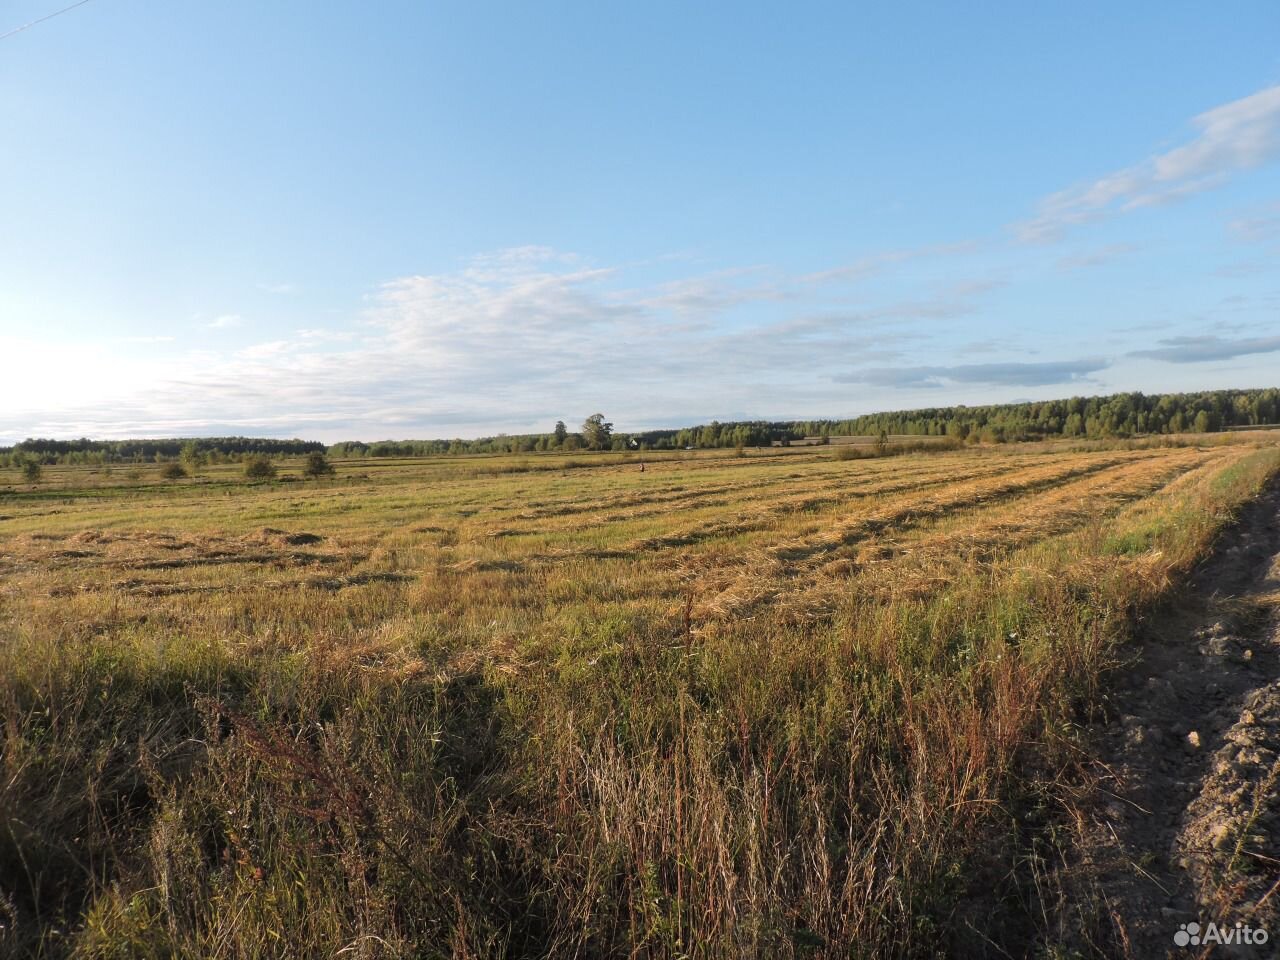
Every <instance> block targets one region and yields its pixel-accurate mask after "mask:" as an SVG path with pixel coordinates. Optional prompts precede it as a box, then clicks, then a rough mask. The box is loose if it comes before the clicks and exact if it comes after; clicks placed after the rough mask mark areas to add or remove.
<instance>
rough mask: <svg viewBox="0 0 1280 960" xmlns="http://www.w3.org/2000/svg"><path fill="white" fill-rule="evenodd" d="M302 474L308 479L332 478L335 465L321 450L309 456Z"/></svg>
mask: <svg viewBox="0 0 1280 960" xmlns="http://www.w3.org/2000/svg"><path fill="white" fill-rule="evenodd" d="M302 472H303V473H305V474H306V475H307V476H308V477H331V476H333V472H334V471H333V464H332V463H330V462H329V458H328V457H326V456H325V455H324V454H323V453H321V452H320V451H319V450H316V451H315V452H313V453H309V454H307V463H306V466H304V467H303V468H302Z"/></svg>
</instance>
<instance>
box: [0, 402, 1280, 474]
mask: <svg viewBox="0 0 1280 960" xmlns="http://www.w3.org/2000/svg"><path fill="white" fill-rule="evenodd" d="M1276 423H1280V389H1277V388H1275V387H1268V388H1265V389H1259V390H1205V391H1200V392H1197V393H1163V394H1144V393H1138V392H1132V393H1116V394H1111V395H1110V396H1101V397H1071V398H1069V399H1065V400H1039V401H1029V402H1026V403H1002V404H989V405H985V406H977V407H968V406H952V407H925V408H921V409H918V410H898V411H890V412H886V413H872V414H867V415H865V416H859V417H851V418H847V419H822V420H784V421H766V420H751V421H729V422H724V423H721V422H719V421H715V420H713V421H712V422H711V423H706V424H699V425H697V426H693V427H683V428H680V429H664V430H643V431H636V432H632V433H623V432H619V431H615V430H614V429H613V424H612V423H610V422H609V421H607V420H605V418H604V415H603V414H599V413H596V414H592V415H591V416H590V417H588V418H587V419H586V420H585V421H584V422H583V423H582V425H581V427H580V428H579V429H578V430H574V431H571V430H569V429H568V427H566V425H565V423H564V421H558V422H557V423H556V424H555V427H554V429H552V430H551V431H550V432H548V433H527V434H498V435H496V436H492V437H481V438H479V439H471V440H465V439H461V438H455V439H451V440H444V439H441V440H377V441H373V442H368V443H367V442H364V441H360V440H351V441H346V442H342V443H335V444H332V445H330V446H328V447H327V448H326V446H325V445H324V444H323V443H319V442H316V441H309V440H277V439H272V438H263V437H206V438H180V439H166V440H89V439H87V438H82V439H80V440H45V439H33V440H24V441H23V442H22V443H19V444H16V445H14V446H12V447H7V448H6V447H0V465H3V466H21V465H22V464H24V463H26V462H28V461H30V460H35V461H36V462H39V463H117V462H126V463H128V462H132V463H138V462H143V461H149V460H155V461H167V460H192V459H193V458H197V459H199V460H201V461H203V462H218V461H219V460H243V459H244V458H246V457H250V456H302V455H304V454H310V453H315V452H320V453H325V452H327V453H328V455H329V456H331V457H336V458H341V459H350V458H362V457H425V456H439V455H442V454H443V455H448V454H452V455H462V454H497V453H541V452H549V451H562V452H574V451H579V450H683V449H686V448H703V449H706V448H725V447H762V446H769V445H771V444H773V443H775V442H776V443H789V442H791V441H793V440H799V439H802V438H804V437H837V436H880V435H882V434H896V435H907V436H921V437H950V438H952V439H955V440H961V441H966V442H970V443H977V442H983V443H1005V442H1010V441H1017V440H1043V439H1049V438H1054V437H1079V438H1087V439H1100V438H1109V437H1132V436H1138V435H1141V434H1163V433H1212V432H1215V431H1218V430H1223V429H1226V428H1229V427H1249V426H1260V425H1267V424H1276Z"/></svg>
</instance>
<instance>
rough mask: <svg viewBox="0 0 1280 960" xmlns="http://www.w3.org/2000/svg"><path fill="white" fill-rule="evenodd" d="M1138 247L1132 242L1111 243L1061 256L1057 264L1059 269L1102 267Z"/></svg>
mask: <svg viewBox="0 0 1280 960" xmlns="http://www.w3.org/2000/svg"><path fill="white" fill-rule="evenodd" d="M1137 249H1138V248H1137V247H1136V246H1134V245H1133V244H1131V243H1111V244H1108V245H1106V246H1105V247H1098V248H1096V249H1093V250H1084V251H1081V252H1080V253H1074V254H1070V255H1068V256H1065V257H1059V258H1058V260H1057V262H1056V265H1057V267H1058V269H1059V270H1084V269H1086V268H1088V267H1101V266H1105V265H1106V264H1108V263H1113V262H1114V261H1116V260H1119V259H1121V258H1122V257H1125V256H1127V255H1128V254H1131V253H1133V252H1134V251H1135V250H1137Z"/></svg>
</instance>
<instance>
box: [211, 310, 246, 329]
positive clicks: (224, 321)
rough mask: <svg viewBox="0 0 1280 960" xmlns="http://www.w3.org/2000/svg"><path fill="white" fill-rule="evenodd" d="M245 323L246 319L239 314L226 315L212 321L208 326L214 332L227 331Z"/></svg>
mask: <svg viewBox="0 0 1280 960" xmlns="http://www.w3.org/2000/svg"><path fill="white" fill-rule="evenodd" d="M243 322H244V318H243V317H241V316H240V314H238V313H224V314H222V315H221V316H218V317H214V318H213V319H212V320H210V321H209V323H208V326H209V328H210V329H213V330H225V329H227V328H228V327H238V326H240V324H241V323H243Z"/></svg>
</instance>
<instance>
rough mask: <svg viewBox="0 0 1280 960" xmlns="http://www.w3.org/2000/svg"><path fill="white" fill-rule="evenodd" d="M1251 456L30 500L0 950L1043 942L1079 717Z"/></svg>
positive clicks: (543, 951)
mask: <svg viewBox="0 0 1280 960" xmlns="http://www.w3.org/2000/svg"><path fill="white" fill-rule="evenodd" d="M1231 439H1232V440H1234V441H1235V442H1231V443H1222V444H1216V445H1201V446H1195V445H1186V446H1150V447H1143V446H1141V445H1136V444H1133V445H1110V446H1105V445H1093V446H1090V445H1077V446H1075V447H1068V446H1064V445H1038V446H1030V447H1017V446H1010V447H1005V448H1000V449H987V448H982V449H968V450H957V451H951V452H941V453H927V454H915V455H905V456H898V457H892V458H884V459H868V460H853V461H846V460H841V459H839V458H837V457H836V456H834V454H833V453H832V452H831V451H828V450H824V449H821V448H815V449H808V450H803V451H798V452H797V451H791V452H781V451H774V452H770V453H768V454H757V455H750V456H745V457H734V456H721V455H716V456H698V457H690V458H671V459H665V460H652V459H651V460H649V461H648V462H647V463H646V469H645V470H644V471H643V472H642V471H641V470H640V465H639V464H640V461H639V460H637V459H634V458H622V457H616V456H600V457H589V456H588V457H583V458H580V461H579V462H578V463H576V464H575V463H572V462H569V461H559V460H557V458H555V457H538V458H534V462H530V461H526V460H519V459H502V458H488V459H470V460H450V459H444V458H442V459H438V460H423V461H395V462H379V463H372V462H359V463H343V464H340V465H339V469H338V476H337V477H336V478H334V479H331V480H320V481H297V482H287V481H284V480H282V481H273V482H268V483H255V484H250V483H248V482H246V481H244V480H243V479H240V478H239V477H238V475H237V474H236V472H235V471H234V469H233V468H232V467H230V466H227V467H214V468H209V469H208V470H206V471H205V472H204V474H202V476H200V477H199V478H197V479H195V480H188V481H179V482H177V483H163V482H160V481H159V480H158V479H156V478H155V477H154V476H152V474H153V473H155V472H156V470H157V469H158V468H155V467H143V468H140V471H138V470H134V471H129V470H126V469H124V468H120V467H117V468H114V469H113V470H111V471H110V472H109V473H108V472H105V471H103V470H102V469H101V468H86V467H76V468H61V469H53V470H49V471H47V473H46V479H45V482H44V483H42V484H40V485H38V486H34V487H32V486H24V485H22V484H21V483H19V482H18V481H17V478H16V476H15V477H14V478H12V479H11V480H10V482H11V484H12V485H11V486H10V487H9V488H8V489H7V492H3V493H0V517H2V518H3V519H0V753H2V756H0V954H5V955H14V956H27V955H30V956H65V955H72V954H74V955H77V956H85V957H169V956H183V957H226V958H233V957H234V958H257V957H303V956H325V957H330V956H337V955H341V956H351V957H445V956H458V957H541V956H557V957H559V956H577V957H681V956H689V957H752V956H755V957H792V956H805V957H826V956H842V957H846V956H935V955H948V954H950V955H955V954H957V953H959V954H965V953H969V954H980V953H982V952H984V951H987V950H990V951H992V952H993V953H995V952H996V951H997V950H998V949H1000V948H1001V946H1002V945H1015V946H1017V949H1018V950H1023V949H1025V947H1026V944H1027V943H1029V942H1034V941H1037V940H1038V941H1039V942H1041V943H1042V944H1044V945H1045V947H1046V949H1047V948H1051V946H1052V944H1051V942H1049V941H1048V940H1046V938H1050V937H1051V934H1050V933H1049V931H1047V930H1046V929H1045V928H1044V924H1043V921H1044V919H1045V915H1046V914H1045V908H1044V905H1043V903H1041V900H1042V899H1043V897H1044V891H1043V890H1038V889H1037V885H1036V881H1037V878H1039V877H1041V876H1042V874H1043V857H1044V856H1046V854H1045V852H1044V851H1045V850H1046V849H1051V845H1049V847H1046V846H1045V837H1046V835H1048V833H1050V832H1051V830H1052V826H1053V823H1054V818H1055V816H1056V815H1057V811H1058V805H1059V804H1060V800H1061V794H1062V792H1063V791H1069V790H1070V785H1069V783H1068V781H1069V767H1070V764H1071V763H1072V762H1074V761H1073V758H1074V757H1075V755H1076V753H1078V751H1079V749H1080V748H1079V747H1078V746H1077V744H1076V732H1077V730H1078V728H1079V725H1080V724H1081V723H1083V722H1085V721H1086V720H1087V719H1088V718H1089V717H1090V716H1091V715H1092V711H1094V709H1095V708H1096V706H1097V704H1098V692H1099V689H1100V684H1102V683H1104V682H1105V676H1106V670H1107V668H1108V667H1109V666H1111V665H1113V664H1114V663H1115V662H1116V661H1117V659H1118V658H1121V657H1123V655H1124V641H1125V638H1126V636H1127V635H1128V633H1129V631H1130V630H1131V629H1132V627H1133V624H1134V623H1135V621H1136V619H1137V618H1140V617H1141V616H1142V615H1143V614H1144V612H1145V611H1148V610H1150V609H1151V608H1152V607H1153V605H1154V604H1156V603H1158V602H1160V601H1161V600H1162V598H1164V597H1166V596H1168V594H1169V592H1170V590H1171V589H1172V588H1174V587H1176V585H1177V584H1178V583H1179V582H1180V580H1181V578H1182V577H1183V576H1185V574H1186V573H1187V571H1189V570H1190V569H1191V568H1192V567H1193V566H1194V565H1195V564H1196V563H1197V562H1198V560H1199V559H1200V558H1202V557H1203V556H1204V555H1205V554H1206V552H1207V551H1208V550H1209V549H1210V547H1211V545H1212V543H1213V540H1214V537H1215V535H1216V533H1217V532H1218V531H1219V529H1220V528H1221V527H1222V526H1223V525H1224V524H1225V523H1227V522H1228V521H1229V520H1230V518H1231V516H1232V514H1233V512H1234V511H1235V510H1237V509H1238V508H1239V506H1240V505H1241V504H1243V503H1245V502H1246V501H1247V500H1249V499H1250V498H1251V497H1253V496H1255V495H1256V494H1257V493H1258V492H1259V491H1260V490H1261V489H1262V488H1263V487H1264V485H1265V484H1267V483H1269V482H1270V481H1271V480H1272V478H1273V477H1274V476H1275V474H1276V473H1277V470H1280V447H1277V446H1275V445H1267V444H1265V443H1263V442H1262V441H1260V440H1258V439H1256V438H1250V437H1233V438H1231ZM559 467H564V469H561V468H559ZM290 472H291V470H290V469H286V470H284V471H283V474H284V475H286V476H287V475H288V474H289V473H290ZM292 472H296V469H294V470H292ZM996 955H998V954H996Z"/></svg>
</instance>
